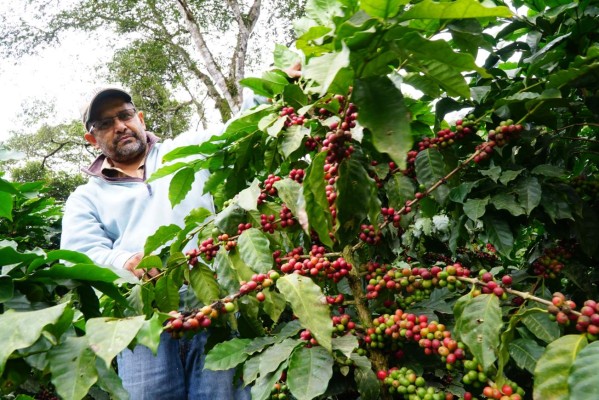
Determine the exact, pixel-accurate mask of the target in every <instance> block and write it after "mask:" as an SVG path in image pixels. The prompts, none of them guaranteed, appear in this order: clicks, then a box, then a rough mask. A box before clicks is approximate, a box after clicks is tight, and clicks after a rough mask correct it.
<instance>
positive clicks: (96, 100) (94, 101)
mask: <svg viewBox="0 0 599 400" xmlns="http://www.w3.org/2000/svg"><path fill="white" fill-rule="evenodd" d="M115 97H117V98H122V99H123V100H125V101H126V102H131V95H130V94H129V93H127V92H125V91H124V90H122V89H119V88H105V89H102V90H99V91H98V92H97V93H96V94H95V95H94V96H93V97H92V98H91V100H90V101H89V103H88V106H87V107H86V109H85V111H84V113H83V118H82V119H83V123H84V125H85V128H86V129H87V131H88V132H89V130H90V129H91V126H90V123H91V122H92V121H91V120H92V117H93V116H94V112H95V110H96V109H97V107H98V106H99V105H100V104H101V103H102V101H104V100H106V99H108V98H115Z"/></svg>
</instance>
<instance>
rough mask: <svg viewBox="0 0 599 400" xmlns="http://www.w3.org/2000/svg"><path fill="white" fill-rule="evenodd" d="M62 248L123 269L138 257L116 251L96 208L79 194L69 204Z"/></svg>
mask: <svg viewBox="0 0 599 400" xmlns="http://www.w3.org/2000/svg"><path fill="white" fill-rule="evenodd" d="M60 247H61V248H62V249H67V250H74V251H78V252H81V253H84V254H86V255H87V256H88V257H89V258H91V259H92V260H93V261H94V262H96V263H98V264H100V265H112V266H114V267H117V268H123V267H124V266H125V264H126V262H127V261H128V260H129V259H130V258H131V257H132V256H134V255H135V253H134V252H128V251H124V250H114V249H113V248H112V247H113V241H112V239H111V238H110V237H108V235H107V234H106V231H105V230H104V228H103V226H102V223H101V222H100V221H99V220H98V217H97V213H96V210H95V207H93V205H92V204H90V202H89V200H88V199H85V198H84V197H83V196H80V195H78V194H77V193H76V192H75V193H74V194H72V195H71V196H70V197H69V199H68V200H67V202H66V205H65V211H64V216H63V218H62V236H61V239H60Z"/></svg>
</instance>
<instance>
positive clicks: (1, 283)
mask: <svg viewBox="0 0 599 400" xmlns="http://www.w3.org/2000/svg"><path fill="white" fill-rule="evenodd" d="M14 291H15V286H14V284H13V281H12V277H10V276H8V275H0V303H4V302H5V301H7V300H10V299H12V296H13V294H14Z"/></svg>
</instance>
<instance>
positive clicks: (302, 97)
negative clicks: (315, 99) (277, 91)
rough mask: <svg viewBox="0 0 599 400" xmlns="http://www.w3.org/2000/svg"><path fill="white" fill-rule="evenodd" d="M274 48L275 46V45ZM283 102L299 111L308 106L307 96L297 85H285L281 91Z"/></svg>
mask: <svg viewBox="0 0 599 400" xmlns="http://www.w3.org/2000/svg"><path fill="white" fill-rule="evenodd" d="M275 46H276V45H275ZM283 100H284V101H285V103H287V104H289V105H290V106H291V107H294V108H295V109H296V110H298V111H299V109H301V108H302V107H304V106H305V105H306V104H308V96H307V95H306V94H305V93H304V91H303V90H302V88H301V87H300V86H298V85H287V86H285V90H284V91H283Z"/></svg>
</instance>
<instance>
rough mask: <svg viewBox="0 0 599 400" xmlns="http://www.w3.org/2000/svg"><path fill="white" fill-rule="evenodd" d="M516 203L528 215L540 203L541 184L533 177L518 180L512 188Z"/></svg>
mask: <svg viewBox="0 0 599 400" xmlns="http://www.w3.org/2000/svg"><path fill="white" fill-rule="evenodd" d="M514 190H515V192H516V194H517V195H518V201H519V203H520V205H521V206H522V207H524V209H525V210H526V213H527V214H528V215H530V213H531V212H532V210H534V209H535V207H536V206H538V205H539V203H540V202H541V184H540V183H539V181H538V179H537V178H535V177H526V178H524V179H520V180H518V182H517V183H516V186H515V187H514Z"/></svg>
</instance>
